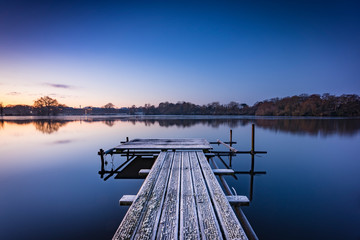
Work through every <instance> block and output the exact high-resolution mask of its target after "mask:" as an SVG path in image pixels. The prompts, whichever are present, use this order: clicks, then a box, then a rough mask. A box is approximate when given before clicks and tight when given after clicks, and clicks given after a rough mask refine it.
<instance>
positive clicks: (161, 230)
mask: <svg viewBox="0 0 360 240" xmlns="http://www.w3.org/2000/svg"><path fill="white" fill-rule="evenodd" d="M181 163H182V158H181V152H176V153H175V156H174V160H173V165H172V169H171V174H170V178H169V182H168V184H167V191H166V196H165V201H164V205H163V207H162V213H161V218H160V223H159V227H158V231H157V239H177V236H178V229H179V219H180V216H179V207H180V167H181ZM165 187H166V186H165Z"/></svg>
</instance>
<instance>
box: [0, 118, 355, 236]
mask: <svg viewBox="0 0 360 240" xmlns="http://www.w3.org/2000/svg"><path fill="white" fill-rule="evenodd" d="M252 123H255V125H256V150H265V151H268V154H265V155H257V156H256V158H255V171H265V172H266V174H258V175H255V176H253V177H252V176H251V175H249V174H238V175H237V179H235V178H233V177H231V176H228V177H226V179H227V181H228V183H229V185H230V186H231V187H234V189H235V190H236V192H237V194H239V195H247V196H248V197H250V196H252V201H251V203H250V206H248V207H243V208H242V209H243V210H244V212H245V214H246V216H247V218H248V220H249V221H250V223H251V225H252V226H253V228H254V230H255V232H256V233H257V235H258V237H259V238H260V239H360V231H359V226H360V174H359V171H360V157H359V147H360V120H359V119H315V118H314V119H307V118H297V119H289V118H254V117H249V118H247V117H242V118H236V117H215V118H211V117H209V118H207V117H181V116H180V117H179V116H178V117H159V116H158V117H149V118H147V119H144V118H142V117H133V118H127V117H121V118H119V117H117V118H116V117H112V118H104V117H63V118H60V117H59V118H52V119H39V118H16V117H11V118H8V117H7V118H5V117H4V118H3V119H2V120H1V119H0V239H20V238H26V239H110V238H111V237H112V235H113V234H114V232H115V230H116V229H117V227H118V225H119V224H120V222H121V220H122V218H123V216H124V215H125V213H126V211H127V209H128V207H124V206H121V207H120V206H119V205H118V200H119V199H120V198H121V196H122V195H124V194H136V193H137V191H138V190H139V188H140V186H141V184H142V182H143V179H115V178H114V177H111V178H109V179H108V180H107V181H104V180H103V179H101V178H100V175H99V174H98V171H99V170H100V158H99V156H98V155H97V152H98V150H99V149H100V148H103V149H109V148H111V147H114V146H116V145H118V144H119V143H120V141H124V140H125V138H126V137H129V138H130V139H132V138H151V137H153V138H181V137H185V138H189V137H196V138H205V139H207V140H209V141H216V140H217V139H221V140H223V141H228V139H229V130H230V129H232V130H233V138H234V140H236V141H237V144H236V145H234V147H235V148H237V149H238V150H250V145H251V124H252ZM214 148H215V149H217V150H226V149H225V148H224V147H222V146H214ZM224 160H225V162H226V163H227V164H229V162H228V159H227V158H224ZM107 161H108V165H107V166H106V168H107V169H111V168H116V167H117V166H118V165H119V164H120V163H122V162H123V161H124V159H121V158H118V157H116V158H114V159H111V157H110V156H108V157H107ZM218 165H219V167H222V168H223V167H224V166H223V165H222V163H221V162H220V161H219V162H218ZM250 166H251V158H250V156H249V155H238V156H237V157H235V158H233V160H232V168H233V169H235V170H236V171H249V170H250Z"/></svg>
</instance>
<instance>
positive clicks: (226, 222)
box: [197, 152, 248, 239]
mask: <svg viewBox="0 0 360 240" xmlns="http://www.w3.org/2000/svg"><path fill="white" fill-rule="evenodd" d="M197 157H198V160H199V163H200V166H201V169H202V171H203V174H204V179H205V182H206V185H207V187H208V190H209V193H210V196H211V199H212V201H213V204H214V208H215V210H216V215H217V217H218V220H219V223H220V226H221V229H222V231H223V233H224V236H225V238H226V239H248V238H247V236H246V235H245V232H244V230H243V228H242V227H241V225H240V223H239V220H238V219H237V217H236V215H235V213H234V211H233V209H232V208H231V206H230V204H229V202H228V200H227V199H226V197H225V194H224V192H223V191H222V189H221V187H220V185H219V183H218V181H217V180H216V177H215V175H214V173H213V172H212V169H211V167H210V165H209V163H208V162H207V160H206V157H205V155H204V153H202V152H197Z"/></svg>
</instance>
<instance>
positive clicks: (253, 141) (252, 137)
mask: <svg viewBox="0 0 360 240" xmlns="http://www.w3.org/2000/svg"><path fill="white" fill-rule="evenodd" d="M254 153H255V124H252V125H251V154H254Z"/></svg>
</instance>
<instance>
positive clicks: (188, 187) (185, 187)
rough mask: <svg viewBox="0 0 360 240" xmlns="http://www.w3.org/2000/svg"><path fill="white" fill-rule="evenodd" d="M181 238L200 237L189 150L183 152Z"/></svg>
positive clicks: (181, 239)
mask: <svg viewBox="0 0 360 240" xmlns="http://www.w3.org/2000/svg"><path fill="white" fill-rule="evenodd" d="M179 238H180V240H183V239H200V232H199V223H198V216H197V211H196V203H195V196H194V188H193V178H192V176H191V168H190V161H189V153H188V152H183V153H182V167H181V200H180V231H179Z"/></svg>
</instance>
